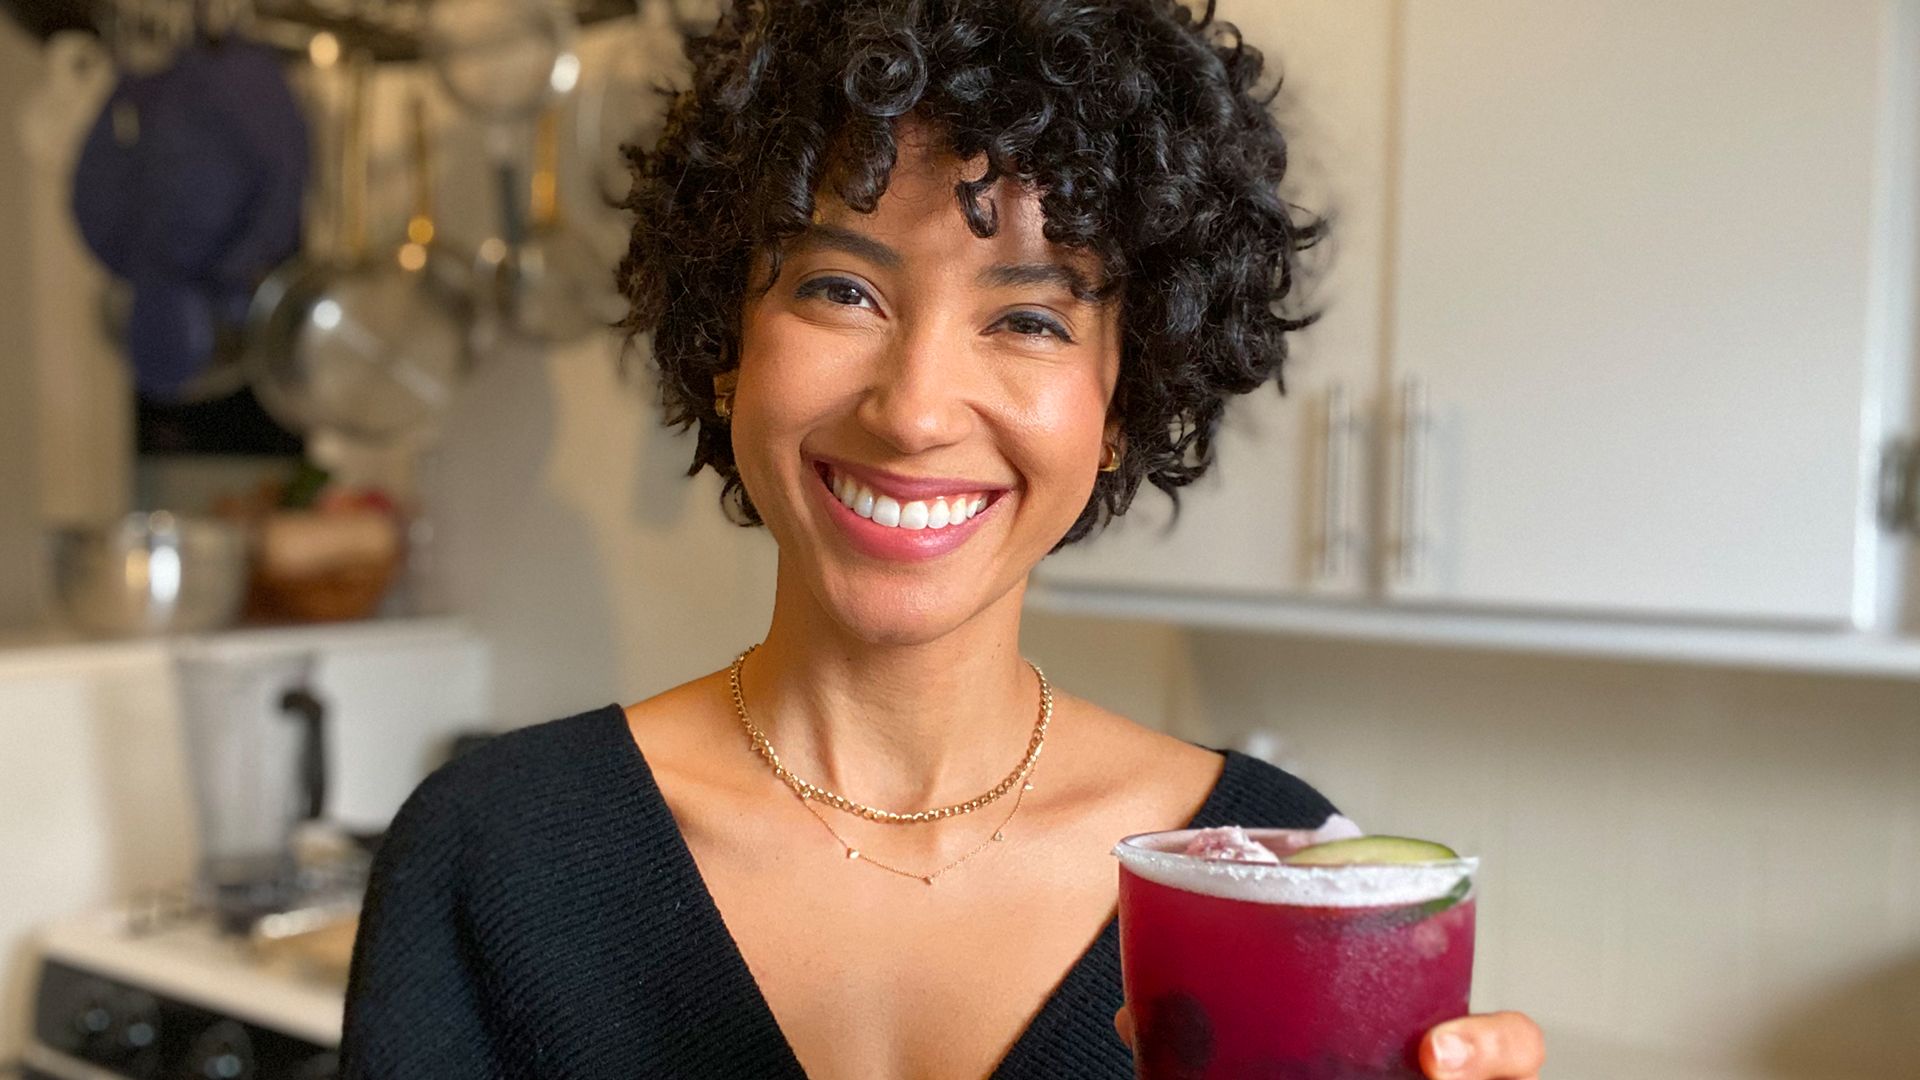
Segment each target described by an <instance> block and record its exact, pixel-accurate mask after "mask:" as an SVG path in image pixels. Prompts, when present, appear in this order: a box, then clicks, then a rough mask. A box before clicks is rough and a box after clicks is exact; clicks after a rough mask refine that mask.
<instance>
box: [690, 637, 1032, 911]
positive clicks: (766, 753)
mask: <svg viewBox="0 0 1920 1080" xmlns="http://www.w3.org/2000/svg"><path fill="white" fill-rule="evenodd" d="M759 647H760V646H759V644H758V643H756V644H753V645H749V646H747V648H746V651H745V652H742V653H741V654H740V655H739V656H737V657H735V658H734V661H733V666H731V667H729V668H728V669H727V689H729V690H730V691H732V693H733V711H734V712H735V714H737V715H738V716H739V717H740V723H741V725H742V726H743V727H745V728H746V729H747V738H748V739H749V740H750V741H751V742H752V744H753V748H754V750H756V751H758V752H759V754H760V756H761V757H762V758H765V759H766V762H767V764H768V765H770V766H772V768H773V774H774V775H775V776H777V777H779V778H780V779H781V781H782V782H783V783H785V784H786V785H787V786H788V787H789V788H792V789H793V793H794V794H796V795H798V796H800V801H801V802H803V803H806V804H808V805H807V809H808V810H810V811H811V810H813V806H812V805H811V804H812V803H814V802H823V803H826V804H827V805H828V806H831V807H834V808H836V809H839V810H844V811H846V812H847V813H849V814H854V815H857V816H859V817H863V818H866V819H867V820H868V821H879V822H883V823H885V824H888V825H917V824H919V823H921V822H925V821H939V820H940V819H942V818H950V817H954V816H956V815H958V814H969V813H972V812H973V811H975V810H978V809H980V808H981V807H983V806H986V805H987V804H988V803H991V802H993V801H994V800H996V799H998V798H999V797H1000V796H1002V795H1005V794H1006V793H1007V792H1009V791H1011V790H1013V787H1014V785H1015V784H1021V785H1023V786H1022V788H1021V790H1022V791H1023V792H1024V791H1030V790H1032V789H1033V784H1032V783H1030V782H1027V775H1028V774H1029V773H1031V772H1032V771H1033V765H1034V762H1036V761H1038V760H1039V759H1040V749H1041V747H1043V746H1045V745H1046V741H1047V724H1048V723H1050V722H1051V721H1052V720H1053V687H1052V686H1051V685H1049V684H1048V683H1047V676H1046V673H1045V672H1043V671H1041V670H1040V667H1039V665H1038V664H1035V663H1034V662H1033V661H1031V660H1029V661H1027V666H1028V667H1030V668H1032V669H1033V673H1034V675H1036V676H1038V677H1039V679H1040V720H1039V722H1038V723H1036V724H1034V726H1033V737H1032V738H1031V739H1029V740H1028V741H1027V754H1026V757H1025V758H1023V759H1021V762H1020V764H1019V765H1017V766H1015V767H1014V770H1013V771H1012V772H1010V773H1008V774H1007V776H1006V779H1004V780H1002V781H1000V782H999V783H998V784H995V785H994V786H993V788H992V789H991V790H989V791H988V792H987V793H986V794H984V795H976V796H974V797H973V798H971V799H968V800H967V801H966V802H962V803H954V804H953V805H951V806H941V807H935V808H934V809H932V810H916V811H914V812H912V813H910V814H898V813H894V812H893V811H891V810H881V809H878V808H876V807H872V806H867V805H866V804H864V803H858V802H855V801H853V800H852V799H849V798H847V797H846V796H845V795H841V794H839V793H838V792H834V791H829V790H827V789H826V788H823V787H820V786H818V785H817V784H811V783H808V782H807V781H805V780H802V779H801V778H800V777H798V776H795V775H794V774H793V773H792V772H791V771H789V770H788V769H787V767H786V766H785V765H782V764H780V755H779V754H777V753H775V752H774V749H773V743H772V742H771V741H769V740H768V739H767V736H766V734H765V733H763V732H762V731H761V730H760V729H759V728H757V727H755V726H754V724H753V721H752V720H751V719H749V718H748V716H747V702H746V698H745V697H744V696H743V695H742V694H741V692H740V668H741V666H742V665H743V664H745V663H746V660H747V656H748V655H749V654H751V653H752V652H753V650H755V649H757V648H759ZM814 816H815V817H819V814H818V813H817V812H816V813H815V814H814ZM1009 816H1011V815H1009ZM825 820H826V819H825V818H821V821H823V822H824V821H825ZM827 828H828V830H829V831H831V830H832V828H833V826H831V825H829V826H827ZM834 836H835V838H838V837H839V834H838V833H835V834H834ZM843 843H844V841H843ZM847 850H848V851H849V852H853V851H854V849H853V848H852V847H851V846H848V848H847ZM847 857H848V858H857V857H858V853H857V852H855V853H854V854H850V855H848V856H847ZM963 861H964V860H963ZM875 865H878V864H875ZM907 876H909V877H922V876H924V875H920V874H909V875H907Z"/></svg>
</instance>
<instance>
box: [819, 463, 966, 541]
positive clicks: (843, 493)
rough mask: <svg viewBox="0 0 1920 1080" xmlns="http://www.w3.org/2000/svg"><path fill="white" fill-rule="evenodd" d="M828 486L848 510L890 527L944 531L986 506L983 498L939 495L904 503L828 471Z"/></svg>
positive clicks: (852, 479)
mask: <svg viewBox="0 0 1920 1080" xmlns="http://www.w3.org/2000/svg"><path fill="white" fill-rule="evenodd" d="M827 486H828V487H830V488H832V489H833V495H834V498H836V499H839V500H840V502H841V504H842V505H844V506H846V508H847V509H849V510H852V511H853V512H854V513H856V514H858V515H860V516H861V517H863V518H867V519H868V520H870V521H872V522H874V523H875V524H878V525H885V526H887V527H889V528H900V529H915V530H919V529H944V528H946V527H947V526H949V525H958V524H960V523H961V522H963V521H966V520H967V519H968V518H970V517H972V516H973V515H975V514H977V513H979V512H980V511H981V509H982V508H984V507H985V506H986V505H987V497H986V496H985V495H953V496H940V497H938V498H935V499H931V500H927V499H914V500H911V501H908V502H905V503H903V502H901V501H900V500H898V499H895V498H893V497H892V496H889V495H882V494H880V493H878V492H876V491H874V490H873V489H872V488H870V487H868V486H866V485H865V484H863V483H861V482H860V481H858V480H855V479H854V478H852V477H850V476H842V475H840V474H838V473H835V472H833V471H831V470H829V471H828V473H827Z"/></svg>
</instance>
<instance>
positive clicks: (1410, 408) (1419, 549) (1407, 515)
mask: <svg viewBox="0 0 1920 1080" xmlns="http://www.w3.org/2000/svg"><path fill="white" fill-rule="evenodd" d="M1431 428H1432V420H1431V417H1430V415H1429V414H1428V412H1427V386H1426V383H1425V382H1424V381H1422V380H1421V379H1420V378H1419V377H1418V376H1414V375H1409V376H1407V377H1406V378H1405V379H1403V380H1402V381H1401V383H1400V485H1399V486H1400V490H1399V496H1400V506H1399V519H1400V521H1399V525H1400V529H1399V532H1400V536H1399V544H1398V545H1397V546H1398V550H1397V551H1396V552H1395V556H1396V560H1397V562H1398V566H1397V567H1396V569H1397V570H1398V572H1399V578H1400V580H1401V581H1402V582H1412V581H1417V580H1419V578H1420V576H1421V574H1422V572H1423V571H1424V569H1425V562H1426V555H1427V552H1426V547H1427V537H1426V515H1427V436H1428V432H1429V431H1430V429H1431Z"/></svg>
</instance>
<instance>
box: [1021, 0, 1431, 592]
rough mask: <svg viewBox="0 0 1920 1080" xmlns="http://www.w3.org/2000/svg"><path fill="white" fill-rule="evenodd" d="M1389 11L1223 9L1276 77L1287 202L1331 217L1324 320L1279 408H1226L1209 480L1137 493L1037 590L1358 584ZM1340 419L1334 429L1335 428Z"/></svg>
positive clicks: (1241, 2)
mask: <svg viewBox="0 0 1920 1080" xmlns="http://www.w3.org/2000/svg"><path fill="white" fill-rule="evenodd" d="M1392 11H1393V4H1392V3H1391V2H1390V0H1351V2H1342V3H1337V4H1336V3H1328V2H1326V0H1221V2H1220V4H1219V17H1220V18H1222V19H1225V20H1227V21H1230V22H1232V23H1234V24H1235V25H1236V26H1238V27H1239V28H1240V29H1241V30H1242V31H1243V32H1244V33H1245V35H1246V38H1247V40H1248V41H1249V42H1250V43H1252V44H1254V45H1255V46H1257V47H1259V48H1261V50H1262V51H1263V53H1264V54H1265V55H1266V57H1267V63H1268V66H1269V80H1268V81H1269V82H1270V81H1271V74H1272V72H1273V71H1274V69H1276V68H1277V69H1278V70H1279V71H1280V72H1281V73H1282V74H1283V75H1284V83H1283V87H1284V90H1285V93H1284V94H1283V95H1282V97H1281V98H1280V99H1279V100H1277V101H1276V103H1275V108H1276V110H1277V112H1278V113H1279V115H1280V116H1281V118H1282V120H1283V124H1284V128H1285V130H1286V131H1287V132H1288V134H1289V139H1290V145H1289V151H1290V161H1289V175H1288V183H1287V192H1288V195H1289V197H1290V198H1291V199H1292V200H1293V201H1294V202H1296V203H1298V204H1300V205H1302V206H1304V207H1307V208H1309V209H1312V210H1315V211H1320V212H1326V211H1331V212H1332V213H1334V214H1336V215H1337V216H1338V219H1339V220H1338V226H1339V228H1338V231H1337V232H1336V233H1335V234H1334V235H1335V239H1334V240H1333V241H1332V242H1331V243H1330V244H1329V245H1328V246H1327V248H1326V249H1325V250H1324V251H1316V252H1315V253H1313V254H1312V255H1311V256H1310V257H1312V258H1314V259H1315V260H1316V261H1318V260H1323V259H1324V260H1327V262H1326V264H1325V265H1326V267H1327V269H1326V271H1325V278H1324V280H1323V281H1322V282H1321V284H1320V285H1319V287H1318V288H1317V289H1316V294H1317V295H1319V296H1321V297H1323V298H1324V300H1325V301H1326V305H1325V308H1324V314H1323V317H1322V318H1321V321H1320V322H1319V323H1318V324H1317V325H1315V326H1314V327H1312V328H1311V329H1310V330H1308V331H1307V332H1306V333H1304V334H1302V335H1299V337H1298V338H1297V339H1296V341H1295V343H1294V349H1293V353H1292V355H1291V356H1290V358H1289V360H1288V364H1287V367H1286V381H1287V396H1286V397H1285V398H1282V397H1280V396H1279V395H1278V394H1276V393H1275V392H1274V390H1273V388H1272V387H1266V388H1263V389H1262V390H1260V391H1259V392H1257V393H1255V394H1252V395H1249V396H1248V397H1245V398H1242V399H1239V400H1236V401H1234V402H1233V403H1232V404H1231V405H1230V406H1229V409H1228V413H1227V418H1226V420H1225V422H1224V423H1223V425H1222V428H1221V438H1220V440H1219V443H1218V444H1217V446H1216V452H1217V456H1216V462H1215V465H1214V468H1213V469H1212V470H1211V471H1210V472H1209V473H1208V474H1207V475H1206V476H1204V477H1202V478H1201V480H1200V481H1199V482H1197V483H1195V484H1193V485H1191V486H1189V487H1187V488H1183V489H1182V490H1181V493H1180V497H1181V509H1180V519H1179V521H1178V523H1177V525H1176V526H1175V528H1174V529H1173V531H1172V532H1168V531H1167V528H1166V526H1167V524H1168V521H1169V519H1170V517H1171V510H1170V504H1169V502H1168V500H1167V498H1166V496H1165V495H1163V494H1161V493H1160V492H1159V491H1158V490H1156V489H1153V488H1151V487H1143V488H1142V490H1141V492H1140V494H1139V496H1138V497H1137V498H1136V499H1135V501H1134V505H1133V508H1132V509H1130V510H1129V511H1128V513H1127V515H1126V516H1125V517H1123V518H1121V519H1120V520H1119V521H1116V522H1114V523H1113V525H1112V526H1111V527H1109V528H1108V529H1107V530H1106V531H1105V532H1104V533H1103V534H1101V535H1098V536H1095V537H1093V538H1092V539H1091V540H1090V541H1089V542H1087V543H1084V544H1081V545H1077V546H1075V547H1070V548H1068V549H1066V550H1064V551H1062V552H1060V553H1059V554H1057V555H1054V556H1052V557H1050V558H1048V559H1047V560H1046V561H1045V562H1044V563H1043V564H1042V565H1041V569H1040V571H1039V575H1038V576H1039V578H1040V580H1042V581H1045V582H1049V583H1053V584H1067V585H1074V586H1092V587H1116V588H1124V589H1157V590H1180V591H1192V592H1226V593H1237V594H1254V595H1266V596H1283V595H1289V594H1301V593H1311V594H1316V595H1336V596H1340V595H1358V594H1360V593H1361V592H1362V591H1363V590H1364V588H1365V586H1366V582H1367V576H1368V575H1367V573H1366V568H1367V565H1368V553H1367V539H1368V537H1369V536H1370V535H1372V533H1373V530H1372V529H1371V528H1370V527H1369V524H1368V521H1367V517H1368V515H1367V505H1368V502H1369V500H1368V495H1367V488H1368V485H1367V476H1368V473H1369V469H1368V457H1369V452H1370V440H1369V438H1368V431H1369V428H1368V423H1367V419H1368V414H1369V412H1370V409H1371V403H1372V398H1373V396H1374V393H1375V390H1376V387H1377V382H1378V376H1377V373H1378V370H1379V354H1380V341H1381V337H1382V333H1383V324H1382V320H1381V308H1380V303H1381V299H1382V284H1381V280H1382V279H1381V271H1382V269H1383V266H1384V262H1385V247H1384V232H1383V225H1384V222H1383V215H1384V212H1385V210H1386V208H1387V205H1388V204H1387V192H1386V167H1385V165H1386V162H1385V157H1386V149H1387V136H1388V120H1389V117H1390V110H1389V99H1388V94H1389V89H1390V84H1389V81H1388V77H1389V73H1390V71H1391V68H1390V65H1389V53H1390V50H1391V47H1392V28H1393V23H1392ZM1343 418H1344V422H1343Z"/></svg>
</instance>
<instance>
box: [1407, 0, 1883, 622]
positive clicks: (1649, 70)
mask: <svg viewBox="0 0 1920 1080" xmlns="http://www.w3.org/2000/svg"><path fill="white" fill-rule="evenodd" d="M1897 6H1898V5H1897V4H1895V3H1892V2H1881V0H1767V2H1764V3H1755V2H1753V0H1689V2H1687V3H1683V4H1675V3H1667V2H1660V0H1555V2H1554V3H1551V4H1542V3H1537V2H1535V0H1408V2H1407V4H1406V6H1405V24H1404V27H1403V34H1404V45H1403V49H1402V56H1403V65H1404V67H1403V76H1402V80H1401V84H1400V88H1399V94H1398V101H1399V106H1398V108H1399V113H1400V136H1399V153H1398V156H1397V163H1398V166H1399V169H1398V173H1399V175H1398V181H1397V184H1396V197H1395V205H1396V208H1397V212H1396V214H1395V222H1396V230H1395V231H1396V235H1395V238H1394V242H1393V253H1392V265H1393V276H1394V304H1393V311H1392V315H1391V337H1390V355H1391V357H1392V363H1393V374H1394V376H1395V378H1394V384H1393V387H1392V393H1391V395H1390V396H1391V397H1393V398H1394V399H1397V400H1398V401H1399V402H1401V403H1402V404H1403V405H1404V406H1407V407H1403V408H1402V409H1401V410H1399V411H1400V413H1401V419H1402V420H1411V421H1413V422H1412V423H1410V424H1406V425H1396V427H1398V428H1399V431H1398V432H1397V433H1398V434H1400V435H1402V436H1404V437H1403V438H1402V439H1400V440H1397V441H1394V450H1395V453H1394V454H1393V455H1392V457H1393V460H1394V462H1395V463H1397V464H1398V465H1400V466H1402V467H1400V468H1397V469H1392V470H1389V472H1390V475H1391V474H1397V475H1394V480H1395V482H1394V483H1393V484H1392V485H1390V487H1391V488H1392V489H1393V492H1392V494H1393V496H1394V497H1393V498H1390V499H1389V500H1388V501H1389V503H1390V504H1391V505H1392V506H1393V507H1394V508H1395V510H1396V511H1398V512H1396V513H1394V514H1393V515H1392V516H1393V518H1394V523H1393V526H1392V528H1393V534H1392V535H1393V541H1394V543H1393V544H1392V546H1393V547H1394V548H1395V550H1394V551H1393V552H1391V553H1390V554H1391V557H1390V558H1389V559H1388V564H1389V567H1390V572H1389V575H1388V585H1387V588H1388V591H1389V593H1390V594H1391V595H1393V596H1394V597H1396V598H1400V599H1421V600H1437V601H1441V602H1446V603H1452V604H1466V605H1486V606H1498V607H1518V608H1553V609H1563V610H1564V609H1573V610H1586V611H1595V612H1617V613H1627V614H1635V615H1655V616H1664V615H1673V616H1680V617H1699V618H1724V619H1739V620H1748V621H1763V622H1764V621H1786V622H1794V621H1805V622H1820V623H1842V622H1846V621H1848V620H1850V619H1854V618H1856V613H1861V615H1864V613H1865V611H1866V610H1867V608H1868V607H1869V606H1870V603H1871V599H1872V597H1871V586H1870V581H1871V578H1870V575H1868V574H1866V573H1865V571H1866V569H1867V567H1868V566H1870V565H1871V558H1872V554H1873V543H1874V536H1875V533H1874V531H1873V524H1872V515H1871V490H1872V487H1873V484H1872V480H1871V474H1870V469H1871V467H1872V464H1873V462H1872V458H1873V453H1872V451H1871V444H1872V440H1873V439H1874V438H1875V436H1874V435H1873V432H1872V431H1871V429H1870V425H1868V424H1867V423H1866V422H1865V421H1864V420H1863V416H1864V415H1865V414H1866V412H1867V409H1866V406H1867V405H1868V404H1869V402H1870V399H1869V394H1870V393H1871V392H1872V387H1873V385H1874V380H1875V377H1876V373H1877V371H1878V369H1879V368H1880V367H1881V366H1882V364H1883V362H1885V361H1890V360H1894V359H1895V358H1896V357H1900V358H1901V360H1900V362H1905V361H1904V358H1903V354H1902V353H1901V350H1900V346H1899V338H1900V336H1901V335H1900V334H1899V333H1897V332H1895V331H1896V329H1897V320H1896V319H1894V318H1893V317H1891V316H1890V314H1889V313H1890V312H1895V311H1897V310H1899V309H1900V308H1901V307H1902V306H1903V304H1904V302H1905V300H1906V295H1905V293H1904V291H1903V289H1904V284H1905V283H1904V282H1903V281H1901V280H1898V279H1899V278H1900V276H1901V275H1900V274H1898V273H1897V272H1896V266H1897V264H1898V263H1900V262H1902V261H1903V260H1902V259H1899V258H1896V257H1894V256H1893V253H1892V252H1890V251H1889V250H1888V248H1887V247H1884V246H1883V245H1891V244H1895V243H1899V242H1900V241H1899V240H1898V239H1896V236H1897V235H1898V234H1896V233H1895V232H1894V230H1893V226H1894V225H1895V224H1896V223H1898V222H1900V221H1902V220H1904V213H1905V209H1904V208H1903V207H1901V206H1900V205H1899V201H1900V200H1911V199H1912V197H1913V191H1912V189H1911V186H1910V181H1911V174H1906V175H1905V176H1902V172H1903V168H1902V166H1901V162H1900V159H1901V157H1902V155H1903V153H1904V150H1905V148H1906V147H1907V146H1908V140H1909V139H1910V137H1911V133H1910V132H1901V131H1898V130H1897V127H1896V126H1895V120H1893V119H1892V118H1895V117H1897V116H1898V115H1899V110H1898V109H1897V108H1896V107H1894V106H1895V104H1896V103H1895V102H1894V100H1893V98H1894V97H1895V96H1897V95H1899V94H1901V93H1903V92H1904V91H1903V90H1902V89H1901V86H1902V83H1903V81H1904V79H1905V76H1904V74H1903V71H1904V69H1905V68H1906V67H1907V66H1908V65H1910V64H1912V63H1913V57H1912V56H1910V55H1908V53H1907V48H1906V46H1904V45H1903V44H1902V43H1901V42H1899V41H1898V40H1896V39H1897V38H1898V37H1899V36H1900V35H1901V33H1903V32H1904V31H1901V30H1900V29H1899V20H1898V19H1897V18H1896V14H1897V12H1896V10H1895V9H1896V8H1897ZM1907 85H1909V86H1910V85H1911V84H1910V83H1909V84H1907ZM1423 420H1424V422H1422V421H1423Z"/></svg>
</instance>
